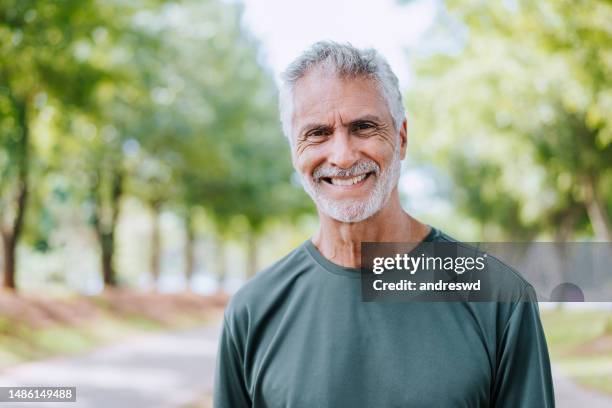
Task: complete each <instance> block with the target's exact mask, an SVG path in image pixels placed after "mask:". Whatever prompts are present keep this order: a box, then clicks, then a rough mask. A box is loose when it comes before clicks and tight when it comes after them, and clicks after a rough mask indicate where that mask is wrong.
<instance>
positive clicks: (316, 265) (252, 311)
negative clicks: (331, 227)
mask: <svg viewBox="0 0 612 408" xmlns="http://www.w3.org/2000/svg"><path fill="white" fill-rule="evenodd" d="M425 241H432V242H454V241H453V240H452V238H450V237H448V236H447V235H445V234H443V233H441V232H440V231H438V230H436V229H433V228H432V231H431V232H430V234H429V235H428V236H427V238H426V239H425ZM497 262H499V261H497ZM499 264H500V265H502V266H503V268H506V269H507V270H508V276H509V277H510V278H508V279H507V280H506V283H505V284H507V282H508V281H511V282H512V284H513V285H515V286H516V296H517V299H516V302H404V303H383V302H362V301H361V286H360V284H361V282H360V270H359V269H357V268H347V267H342V266H339V265H336V264H334V263H332V262H331V261H329V260H328V259H326V258H325V257H323V255H322V254H321V253H320V252H319V251H318V250H317V248H316V247H315V246H314V245H313V243H312V242H311V241H310V240H308V241H306V242H305V243H304V244H302V245H301V246H299V247H298V248H296V249H295V250H294V251H292V252H291V253H290V254H288V255H287V256H285V257H284V258H283V259H281V260H280V261H278V262H277V263H275V264H274V265H272V266H270V267H269V268H267V269H266V270H264V271H262V272H261V273H260V274H258V275H257V276H255V277H254V278H253V279H252V280H250V281H249V282H247V283H246V284H245V285H244V287H242V288H241V290H239V291H238V293H236V295H235V296H234V297H233V298H232V300H231V302H230V304H229V305H228V307H227V309H226V312H225V318H224V325H223V332H222V336H221V340H220V345H219V355H218V357H217V371H216V377H215V390H214V391H215V394H214V406H215V407H216V408H225V407H228V408H240V407H256V408H262V407H283V408H285V407H286V408H297V407H304V408H314V407H334V408H344V407H347V408H359V407H376V408H378V407H427V408H430V407H470V408H474V407H513V408H516V407H522V408H525V407H537V408H545V407H553V406H554V398H553V387H552V379H551V373H550V363H549V358H548V351H547V347H546V341H545V338H544V333H543V330H542V326H541V323H540V318H539V312H538V307H537V303H536V302H533V301H523V300H525V299H528V298H530V297H532V296H533V295H534V293H533V288H532V287H531V286H530V285H529V284H528V283H527V282H525V281H524V280H523V279H522V278H520V277H519V276H518V275H517V274H516V273H515V272H513V271H512V270H511V269H510V268H508V267H506V266H505V265H503V264H501V262H499Z"/></svg>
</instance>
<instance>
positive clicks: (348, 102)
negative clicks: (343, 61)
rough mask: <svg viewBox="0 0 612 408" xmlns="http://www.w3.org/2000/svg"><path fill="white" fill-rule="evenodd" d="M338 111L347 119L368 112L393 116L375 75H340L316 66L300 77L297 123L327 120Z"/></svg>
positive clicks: (296, 92)
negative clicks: (371, 77) (374, 78)
mask: <svg viewBox="0 0 612 408" xmlns="http://www.w3.org/2000/svg"><path fill="white" fill-rule="evenodd" d="M338 115H339V116H340V117H341V118H342V120H343V121H344V120H346V121H350V120H352V119H355V118H357V117H359V116H364V115H376V116H378V117H380V118H382V119H384V120H391V115H390V113H389V109H388V106H387V103H386V100H385V99H384V97H383V95H382V93H381V91H380V89H379V86H378V85H377V83H376V82H375V81H374V80H373V79H370V78H367V77H365V76H356V77H339V76H338V75H337V74H336V73H335V72H330V71H329V70H327V69H322V68H315V69H314V70H312V71H311V72H309V73H308V74H306V75H305V76H304V77H302V78H300V79H299V80H298V81H297V83H296V84H295V87H294V92H293V125H294V126H299V124H300V123H303V122H312V121H321V122H327V121H328V120H331V118H333V117H337V116H338Z"/></svg>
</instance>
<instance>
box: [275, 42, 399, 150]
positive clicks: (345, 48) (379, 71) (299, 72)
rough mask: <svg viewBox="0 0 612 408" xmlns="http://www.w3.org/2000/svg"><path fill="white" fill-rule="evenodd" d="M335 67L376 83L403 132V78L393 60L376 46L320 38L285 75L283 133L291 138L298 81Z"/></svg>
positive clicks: (339, 72)
mask: <svg viewBox="0 0 612 408" xmlns="http://www.w3.org/2000/svg"><path fill="white" fill-rule="evenodd" d="M319 66H321V67H326V68H332V69H333V70H334V71H335V73H336V75H338V76H339V77H341V78H346V77H349V78H354V77H357V76H364V77H367V78H369V79H371V80H373V81H375V82H376V84H377V85H378V87H379V89H380V91H381V93H382V96H383V97H384V99H385V100H386V101H387V105H388V107H389V112H390V113H391V118H392V119H393V124H394V126H395V129H396V131H399V129H400V127H401V125H402V123H403V121H404V117H405V116H406V112H405V111H404V104H403V102H402V94H401V92H400V90H399V81H398V80H397V77H396V76H395V74H394V73H393V71H392V70H391V67H390V66H389V63H388V62H387V61H386V60H385V59H384V57H382V56H381V55H380V54H379V53H378V52H377V51H376V50H375V49H373V48H367V49H359V48H355V47H353V46H352V45H351V44H348V43H347V44H338V43H336V42H333V41H320V42H317V43H315V44H313V45H312V46H311V47H310V48H309V49H308V50H306V51H304V52H303V53H302V55H300V56H299V57H298V58H297V59H296V60H294V61H293V62H292V63H291V64H289V66H288V67H287V69H286V70H285V72H284V73H283V74H282V77H281V78H282V84H281V88H280V95H279V108H280V120H281V124H282V126H283V133H285V136H287V138H288V139H289V142H291V143H293V140H292V138H291V122H292V119H293V90H294V88H295V84H296V83H297V81H298V80H300V79H301V78H303V77H304V76H306V74H307V73H308V72H310V70H312V69H313V68H315V67H319Z"/></svg>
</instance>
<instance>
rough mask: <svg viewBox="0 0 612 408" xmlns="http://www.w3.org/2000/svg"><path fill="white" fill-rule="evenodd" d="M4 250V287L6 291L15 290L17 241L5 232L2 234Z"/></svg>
mask: <svg viewBox="0 0 612 408" xmlns="http://www.w3.org/2000/svg"><path fill="white" fill-rule="evenodd" d="M2 250H3V254H4V257H3V260H4V262H3V266H4V279H3V280H2V286H3V287H4V288H5V289H9V290H15V240H14V239H13V236H12V235H10V234H7V233H5V232H3V233H2Z"/></svg>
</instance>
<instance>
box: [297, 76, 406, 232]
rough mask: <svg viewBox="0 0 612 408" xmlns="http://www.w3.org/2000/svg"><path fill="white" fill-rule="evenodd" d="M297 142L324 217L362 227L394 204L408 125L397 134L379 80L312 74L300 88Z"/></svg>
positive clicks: (303, 171)
mask: <svg viewBox="0 0 612 408" xmlns="http://www.w3.org/2000/svg"><path fill="white" fill-rule="evenodd" d="M398 133H399V134H398ZM292 137H293V142H292V156H293V163H294V166H295V168H296V170H297V171H298V173H299V174H300V177H301V179H302V184H303V186H304V189H305V190H306V192H307V193H308V194H309V195H310V196H311V197H312V199H313V200H314V201H315V203H316V204H317V207H318V208H319V210H320V211H321V212H323V213H324V214H326V215H328V216H330V217H331V218H334V219H336V220H338V221H341V222H360V221H363V220H365V219H367V218H369V217H371V216H372V215H374V214H376V213H377V212H378V211H379V210H380V209H381V208H383V207H384V206H385V204H386V203H387V202H388V199H389V197H390V196H391V193H392V192H393V191H394V190H395V188H396V186H397V181H398V179H399V175H400V168H401V160H402V159H403V158H404V156H405V153H406V123H405V121H404V122H403V123H402V126H401V128H400V130H399V132H398V131H397V130H396V128H395V126H394V125H393V120H392V118H391V114H390V113H389V108H388V105H387V102H386V101H385V99H384V98H383V96H382V95H381V93H380V91H379V88H378V86H377V84H376V83H375V82H374V81H372V80H370V79H367V78H364V77H356V78H339V77H338V76H337V75H335V74H334V73H330V72H329V70H328V69H326V68H315V69H313V70H312V71H310V72H309V73H308V74H307V75H306V76H304V77H303V78H301V79H300V80H299V81H298V82H297V83H296V85H295V87H294V93H293V119H292Z"/></svg>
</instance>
